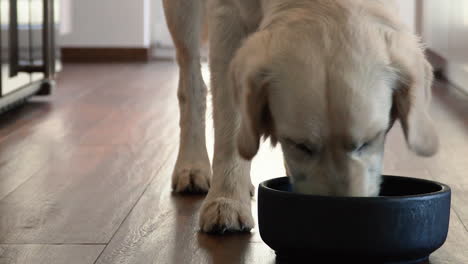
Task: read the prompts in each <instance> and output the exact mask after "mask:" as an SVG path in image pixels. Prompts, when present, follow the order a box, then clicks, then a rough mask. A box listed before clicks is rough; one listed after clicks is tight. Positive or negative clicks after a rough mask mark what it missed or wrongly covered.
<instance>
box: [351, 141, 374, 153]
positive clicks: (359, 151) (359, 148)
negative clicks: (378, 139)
mask: <svg viewBox="0 0 468 264" xmlns="http://www.w3.org/2000/svg"><path fill="white" fill-rule="evenodd" d="M370 144H371V142H370V141H368V142H366V143H364V144H362V145H360V146H359V147H356V148H355V150H354V151H355V152H357V153H361V152H362V151H364V150H366V149H367V148H368V147H369V146H370Z"/></svg>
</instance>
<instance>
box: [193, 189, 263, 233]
mask: <svg viewBox="0 0 468 264" xmlns="http://www.w3.org/2000/svg"><path fill="white" fill-rule="evenodd" d="M199 221H200V229H201V231H203V232H205V233H216V234H224V233H226V232H249V231H250V230H251V229H252V228H253V227H254V225H255V224H254V220H253V217H252V211H251V209H250V201H249V202H248V203H244V202H241V201H239V200H234V199H230V198H225V197H218V198H215V199H207V200H205V202H204V203H203V206H202V208H201V211H200V220H199Z"/></svg>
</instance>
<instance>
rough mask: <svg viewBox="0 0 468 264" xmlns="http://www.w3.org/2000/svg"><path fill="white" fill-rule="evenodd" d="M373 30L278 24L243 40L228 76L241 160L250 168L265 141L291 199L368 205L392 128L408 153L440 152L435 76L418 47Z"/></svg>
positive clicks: (409, 38)
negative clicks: (302, 196)
mask: <svg viewBox="0 0 468 264" xmlns="http://www.w3.org/2000/svg"><path fill="white" fill-rule="evenodd" d="M296 18H297V17H296ZM379 19H380V20H379ZM369 20H370V19H368V20H366V21H361V20H359V19H356V21H355V23H356V24H349V21H348V22H346V23H347V24H346V28H343V26H344V25H338V26H335V27H334V26H333V24H330V22H328V23H329V24H327V25H325V24H324V25H310V27H306V26H304V25H305V24H306V23H307V21H306V22H304V23H305V24H304V23H302V24H301V25H302V26H296V27H295V26H294V25H290V26H286V25H284V24H283V25H281V26H278V27H276V28H274V27H273V28H265V29H264V30H262V31H259V32H258V33H255V34H253V35H252V36H251V37H250V38H249V39H247V40H246V42H245V43H244V45H243V46H242V47H241V48H240V49H239V51H238V52H237V54H236V56H235V58H234V60H233V62H232V64H231V69H230V70H231V77H232V80H233V83H234V86H233V87H234V89H235V94H236V96H235V98H236V100H237V103H238V105H239V107H240V109H241V112H242V119H241V126H240V130H239V133H238V139H237V145H238V150H239V153H240V154H241V156H243V157H244V158H246V159H249V160H250V159H252V158H253V157H254V156H255V155H256V153H257V151H258V149H259V144H260V140H261V138H262V137H264V138H270V140H271V141H272V142H273V144H276V143H277V142H279V143H280V144H281V147H282V150H283V153H284V159H285V164H286V170H287V172H288V175H289V176H290V177H291V179H292V182H293V183H294V188H295V189H296V191H298V192H301V193H309V194H319V195H344V196H374V195H377V194H378V192H379V187H380V178H381V177H380V173H381V167H382V166H381V165H382V157H383V151H384V143H385V137H386V134H387V132H388V131H389V129H390V128H391V126H392V124H393V122H394V121H395V120H396V119H398V120H400V122H401V124H402V128H403V130H404V134H405V137H406V141H407V145H408V147H409V148H410V149H411V150H412V151H414V152H415V153H417V154H419V155H423V156H430V155H432V154H434V153H435V152H436V151H437V148H438V140H437V136H436V133H435V131H434V128H433V126H432V123H431V121H430V118H429V116H428V113H427V110H428V104H429V101H430V94H431V91H430V87H431V84H432V69H431V66H430V65H429V63H428V62H427V60H426V58H425V56H424V53H423V50H422V48H421V47H420V45H419V42H418V40H417V39H416V38H415V37H414V36H413V35H412V34H411V33H409V32H408V31H405V30H404V28H403V27H401V26H400V25H395V24H392V21H387V20H386V19H385V18H382V17H378V19H376V22H375V23H369ZM336 23H339V22H336ZM301 27H302V28H301ZM340 27H342V28H340ZM400 27H401V28H400Z"/></svg>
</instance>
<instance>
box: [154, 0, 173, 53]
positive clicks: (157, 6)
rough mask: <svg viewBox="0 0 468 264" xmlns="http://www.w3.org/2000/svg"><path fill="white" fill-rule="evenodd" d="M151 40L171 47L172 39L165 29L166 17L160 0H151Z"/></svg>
mask: <svg viewBox="0 0 468 264" xmlns="http://www.w3.org/2000/svg"><path fill="white" fill-rule="evenodd" d="M151 1H152V2H151V5H152V7H151V10H152V11H153V15H152V17H151V27H152V29H151V42H152V43H153V44H157V45H160V46H164V47H172V45H173V44H172V39H171V35H170V34H169V30H168V29H167V24H166V19H165V17H164V10H163V5H162V1H161V0H151Z"/></svg>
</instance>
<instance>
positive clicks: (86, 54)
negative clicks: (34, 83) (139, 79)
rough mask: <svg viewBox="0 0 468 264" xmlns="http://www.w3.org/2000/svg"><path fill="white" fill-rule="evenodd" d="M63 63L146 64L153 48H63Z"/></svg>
mask: <svg viewBox="0 0 468 264" xmlns="http://www.w3.org/2000/svg"><path fill="white" fill-rule="evenodd" d="M61 51H62V61H63V62H88V63H94V62H146V61H149V60H150V59H151V54H152V51H151V48H110V47H109V48H106V47H99V48H93V47H62V49H61Z"/></svg>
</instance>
